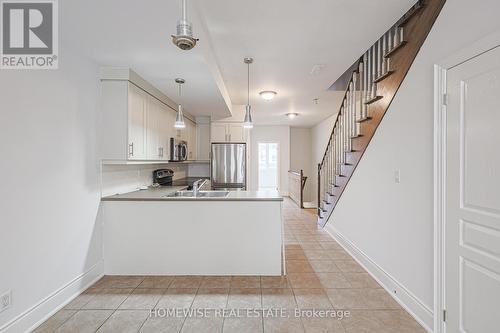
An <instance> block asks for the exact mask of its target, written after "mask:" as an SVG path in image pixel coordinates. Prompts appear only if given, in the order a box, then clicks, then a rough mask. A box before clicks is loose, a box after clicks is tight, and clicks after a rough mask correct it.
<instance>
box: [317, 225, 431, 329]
mask: <svg viewBox="0 0 500 333" xmlns="http://www.w3.org/2000/svg"><path fill="white" fill-rule="evenodd" d="M325 230H326V231H327V232H328V233H329V234H330V236H332V237H333V238H334V239H335V240H336V241H337V242H338V243H339V244H340V245H341V246H342V247H343V248H344V249H345V250H346V251H347V252H348V253H349V254H350V255H351V256H352V257H353V258H354V260H356V261H357V262H358V263H359V264H360V265H361V266H362V267H363V268H364V269H365V270H366V271H367V272H368V273H369V274H370V275H371V276H372V277H373V278H374V279H375V280H376V281H377V282H378V283H379V284H380V285H381V286H382V287H383V288H384V289H385V290H386V291H387V292H388V293H389V294H390V295H391V296H392V297H393V298H394V300H395V301H396V302H398V303H399V304H400V305H401V306H402V307H403V308H404V309H405V310H406V311H407V312H408V313H409V314H410V315H412V316H413V318H415V320H416V321H417V322H418V323H419V324H420V325H422V327H423V328H424V329H425V330H427V331H428V332H432V326H433V317H434V316H433V310H432V309H430V308H429V307H428V306H427V305H425V304H424V302H422V301H421V300H420V299H419V298H418V297H417V296H415V295H414V294H413V293H412V292H411V291H409V290H408V289H407V288H406V287H405V286H404V285H403V284H402V283H400V282H399V281H398V280H396V279H395V278H394V277H393V276H391V274H389V273H388V272H387V271H385V270H384V269H383V268H382V267H380V266H379V265H377V264H376V263H375V261H373V260H372V259H371V258H370V257H369V256H368V255H367V254H366V253H364V252H363V251H362V250H361V249H359V248H358V247H357V246H356V245H355V244H354V243H352V242H351V241H350V240H348V239H347V238H346V237H345V236H343V235H342V234H341V233H340V232H339V231H338V230H337V229H335V228H334V227H333V225H332V224H331V223H330V224H327V225H326V227H325Z"/></svg>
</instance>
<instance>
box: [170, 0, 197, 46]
mask: <svg viewBox="0 0 500 333" xmlns="http://www.w3.org/2000/svg"><path fill="white" fill-rule="evenodd" d="M197 41H198V38H194V37H193V27H192V25H191V22H189V21H188V18H187V0H182V18H181V19H180V20H179V21H177V35H172V43H174V44H175V46H177V47H178V48H180V49H181V50H191V49H192V48H193V47H195V46H196V42H197Z"/></svg>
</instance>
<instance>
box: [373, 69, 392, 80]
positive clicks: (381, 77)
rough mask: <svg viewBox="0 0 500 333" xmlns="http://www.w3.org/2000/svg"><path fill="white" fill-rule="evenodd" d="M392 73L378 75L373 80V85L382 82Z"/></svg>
mask: <svg viewBox="0 0 500 333" xmlns="http://www.w3.org/2000/svg"><path fill="white" fill-rule="evenodd" d="M392 73H394V71H387V72H386V73H385V74H383V75H380V76H379V77H377V78H376V79H375V80H373V83H379V82H380V81H382V80H383V79H385V78H386V77H388V76H390V75H391V74H392Z"/></svg>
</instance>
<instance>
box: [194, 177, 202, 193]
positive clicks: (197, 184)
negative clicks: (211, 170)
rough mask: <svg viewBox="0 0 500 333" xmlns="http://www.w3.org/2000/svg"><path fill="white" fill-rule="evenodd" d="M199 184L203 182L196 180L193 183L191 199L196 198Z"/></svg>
mask: <svg viewBox="0 0 500 333" xmlns="http://www.w3.org/2000/svg"><path fill="white" fill-rule="evenodd" d="M201 182H203V179H198V180H197V181H195V182H193V197H196V196H198V191H199V189H200V183H201Z"/></svg>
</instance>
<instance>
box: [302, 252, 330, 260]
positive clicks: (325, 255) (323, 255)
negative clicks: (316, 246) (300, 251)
mask: <svg viewBox="0 0 500 333" xmlns="http://www.w3.org/2000/svg"><path fill="white" fill-rule="evenodd" d="M304 252H305V254H306V257H307V259H309V260H314V259H317V260H326V259H332V258H331V256H330V254H329V251H325V250H304Z"/></svg>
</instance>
